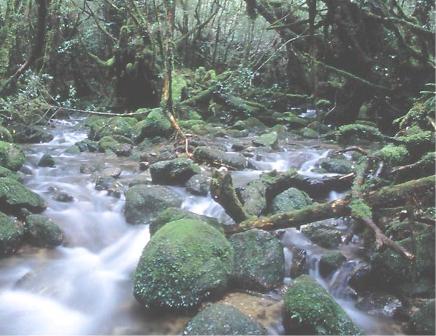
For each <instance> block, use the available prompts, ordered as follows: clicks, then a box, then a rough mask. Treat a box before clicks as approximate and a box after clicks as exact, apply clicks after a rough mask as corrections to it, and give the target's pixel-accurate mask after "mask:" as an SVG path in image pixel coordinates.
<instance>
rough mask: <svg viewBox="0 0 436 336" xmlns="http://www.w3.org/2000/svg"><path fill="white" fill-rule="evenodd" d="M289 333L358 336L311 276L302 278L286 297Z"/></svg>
mask: <svg viewBox="0 0 436 336" xmlns="http://www.w3.org/2000/svg"><path fill="white" fill-rule="evenodd" d="M284 304H285V312H286V313H285V320H286V326H287V331H288V332H292V333H293V332H296V333H299V334H315V335H358V334H362V332H361V330H359V328H358V327H356V326H355V325H354V323H353V322H352V321H351V319H350V318H349V317H348V316H347V314H346V313H345V311H344V310H343V309H342V308H341V307H340V306H339V305H338V304H337V303H336V302H335V301H334V299H333V298H332V297H331V296H330V294H329V293H328V292H327V291H326V290H325V289H324V288H323V287H321V286H320V285H319V284H318V283H317V282H316V281H315V280H313V279H311V278H310V277H309V276H307V275H302V276H300V277H298V278H297V279H296V280H295V281H294V283H293V285H292V286H291V287H290V288H289V289H288V291H287V292H286V294H285V297H284Z"/></svg>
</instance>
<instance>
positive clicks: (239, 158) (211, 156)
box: [194, 146, 248, 169]
mask: <svg viewBox="0 0 436 336" xmlns="http://www.w3.org/2000/svg"><path fill="white" fill-rule="evenodd" d="M194 158H195V160H196V161H199V162H205V163H208V164H211V165H215V166H220V165H223V166H226V167H231V168H234V169H244V168H246V167H247V165H248V160H247V158H246V157H244V156H243V155H242V154H240V153H226V152H224V151H222V150H220V149H217V148H213V147H206V146H204V147H203V146H200V147H197V148H196V149H195V151H194Z"/></svg>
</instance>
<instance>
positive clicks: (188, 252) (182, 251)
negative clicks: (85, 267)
mask: <svg viewBox="0 0 436 336" xmlns="http://www.w3.org/2000/svg"><path fill="white" fill-rule="evenodd" d="M232 269H233V250H232V248H231V246H230V244H229V243H228V241H227V240H226V239H225V237H224V236H223V235H222V233H220V232H219V231H218V230H216V229H215V228H213V227H212V226H210V225H208V224H207V223H204V222H201V221H196V220H190V219H182V220H178V221H175V222H171V223H168V224H166V225H164V226H163V227H162V228H161V229H160V230H158V231H157V232H156V234H155V235H154V236H153V237H152V238H151V240H150V242H149V243H148V244H147V246H146V247H145V248H144V251H143V253H142V256H141V258H140V261H139V263H138V267H137V269H136V272H135V279H134V294H135V297H136V298H137V300H138V301H139V302H141V303H142V304H143V305H144V306H145V307H161V308H166V309H171V310H184V309H189V308H191V307H195V306H197V305H198V304H200V303H201V302H202V301H203V300H204V299H205V298H207V297H209V296H210V295H211V294H213V293H217V292H220V291H222V290H224V289H225V288H226V286H227V282H228V279H229V277H230V274H231V271H232Z"/></svg>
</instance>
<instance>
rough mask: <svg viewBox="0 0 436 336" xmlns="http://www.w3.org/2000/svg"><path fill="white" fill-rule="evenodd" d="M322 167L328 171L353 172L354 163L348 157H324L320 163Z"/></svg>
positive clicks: (337, 172) (336, 172)
mask: <svg viewBox="0 0 436 336" xmlns="http://www.w3.org/2000/svg"><path fill="white" fill-rule="evenodd" d="M319 165H320V167H321V168H322V169H324V170H325V171H326V172H328V173H334V174H349V173H351V172H353V163H352V162H351V161H348V160H346V159H330V158H327V159H323V160H321V161H320V163H319Z"/></svg>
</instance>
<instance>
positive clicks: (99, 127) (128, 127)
mask: <svg viewBox="0 0 436 336" xmlns="http://www.w3.org/2000/svg"><path fill="white" fill-rule="evenodd" d="M137 122H138V120H136V119H135V118H132V117H121V116H116V117H112V118H107V117H90V118H88V120H87V122H86V123H87V125H88V126H89V128H90V129H89V133H88V136H89V138H90V139H91V140H97V141H98V140H100V139H101V138H103V137H105V136H116V135H120V136H124V137H126V138H128V139H132V138H133V135H134V126H135V124H136V123H137Z"/></svg>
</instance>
